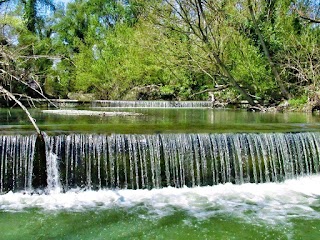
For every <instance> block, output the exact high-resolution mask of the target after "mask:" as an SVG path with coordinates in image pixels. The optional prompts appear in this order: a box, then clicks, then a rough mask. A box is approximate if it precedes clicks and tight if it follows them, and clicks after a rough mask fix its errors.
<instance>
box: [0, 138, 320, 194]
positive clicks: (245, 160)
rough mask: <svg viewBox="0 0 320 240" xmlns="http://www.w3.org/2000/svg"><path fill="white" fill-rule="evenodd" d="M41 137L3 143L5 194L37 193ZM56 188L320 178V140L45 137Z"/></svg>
mask: <svg viewBox="0 0 320 240" xmlns="http://www.w3.org/2000/svg"><path fill="white" fill-rule="evenodd" d="M35 141H36V136H35V135H30V136H20V135H15V136H14V135H10V136H9V135H8V136H5V135H3V136H0V158H1V159H0V160H1V162H0V163H1V164H0V192H2V193H3V192H7V191H10V190H14V191H17V190H25V191H29V190H31V189H32V177H33V171H32V169H33V159H34V156H35V145H36V144H35ZM45 142H46V158H47V163H46V166H47V174H48V188H49V189H50V190H57V191H60V190H61V189H60V188H63V189H64V190H65V191H67V190H68V189H71V188H84V189H93V190H95V189H103V188H110V189H151V188H162V187H167V186H172V187H183V186H188V187H195V186H207V185H216V184H220V183H228V182H231V183H235V184H243V183H263V182H271V181H272V182H280V181H284V180H286V179H292V178H295V177H298V176H306V175H311V174H313V173H318V172H319V164H320V133H313V132H306V133H264V134H253V133H250V134H244V133H243V134H231V133H227V134H150V135H143V134H139V135H138V134H135V135H130V134H112V135H103V134H70V135H57V136H45Z"/></svg>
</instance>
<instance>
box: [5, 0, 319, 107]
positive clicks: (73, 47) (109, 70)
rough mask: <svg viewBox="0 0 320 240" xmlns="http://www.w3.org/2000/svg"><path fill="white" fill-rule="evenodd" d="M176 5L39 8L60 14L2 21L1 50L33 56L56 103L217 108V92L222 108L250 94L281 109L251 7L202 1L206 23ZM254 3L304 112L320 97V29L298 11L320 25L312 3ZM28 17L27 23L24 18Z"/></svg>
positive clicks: (189, 7)
mask: <svg viewBox="0 0 320 240" xmlns="http://www.w3.org/2000/svg"><path fill="white" fill-rule="evenodd" d="M170 2H174V3H175V4H176V5H175V4H173V5H169V4H168V1H161V3H160V2H159V1H146V0H130V1H128V0H121V1H115V0H107V1H106V0H75V1H74V2H71V3H69V4H68V5H67V8H66V9H64V8H62V7H61V6H60V7H59V6H58V7H57V8H56V12H55V15H54V17H51V16H45V14H41V12H40V10H41V9H40V8H39V6H45V5H46V6H48V7H49V8H50V7H53V5H52V1H40V0H26V1H24V2H19V3H18V5H17V10H16V12H13V13H10V14H8V15H6V16H7V17H6V18H0V25H2V26H6V28H5V30H3V31H2V32H4V33H6V36H4V35H3V36H1V39H0V40H1V41H2V40H3V39H4V40H5V38H6V37H7V38H8V36H10V37H11V38H16V39H17V43H16V48H19V49H21V51H20V53H21V55H23V56H31V57H27V58H25V59H23V60H21V61H20V62H19V64H18V65H19V67H20V68H21V69H23V71H22V72H23V74H24V75H25V76H28V75H29V74H30V73H36V74H35V76H36V77H37V81H38V82H39V83H40V84H41V85H42V86H44V87H45V90H46V92H47V93H48V95H52V96H53V97H66V96H67V95H68V93H69V92H83V93H93V94H95V96H96V97H97V98H103V99H132V98H134V97H137V98H139V96H142V95H143V97H144V98H148V97H150V98H153V99H154V98H161V99H180V100H188V99H207V98H208V94H207V91H208V90H210V89H214V88H215V87H216V86H217V85H218V86H221V85H223V86H228V87H227V88H226V89H224V90H223V91H220V92H218V93H217V96H219V98H220V99H224V100H226V99H228V100H241V99H246V98H245V95H246V94H247V95H248V96H255V99H259V100H261V102H273V101H280V100H281V91H280V87H279V81H278V80H277V79H276V78H275V76H274V72H273V71H272V66H271V65H270V62H268V59H267V58H266V56H265V52H264V50H263V48H262V47H261V42H260V41H261V38H259V34H257V32H256V31H255V30H256V28H255V25H254V23H253V20H252V16H251V15H250V12H249V8H248V6H249V5H248V3H249V1H240V2H239V1H236V0H230V1H196V2H197V4H200V3H201V4H202V5H201V6H202V7H203V8H202V11H204V15H202V13H201V11H200V7H198V8H195V5H194V4H192V3H194V2H191V0H182V1H177V0H174V1H170ZM252 2H254V4H253V6H254V7H253V10H254V15H255V17H256V19H257V22H258V27H259V30H260V31H261V34H262V36H263V41H264V42H265V45H266V47H267V50H268V51H269V52H270V57H271V59H272V61H273V63H274V66H275V67H276V70H277V71H278V72H279V73H280V74H279V75H280V78H281V81H282V82H283V83H284V86H285V88H286V89H288V91H289V92H290V93H291V96H292V99H293V100H292V101H293V104H294V103H295V102H299V101H300V102H301V103H303V101H302V100H301V99H305V98H304V95H305V89H313V91H318V90H319V87H318V86H319V81H320V77H319V76H320V66H319V63H320V50H319V45H320V40H319V39H320V30H319V29H320V28H319V25H316V24H310V23H309V22H308V21H306V20H303V19H302V18H301V17H300V16H299V14H297V12H296V11H295V8H299V11H302V12H303V13H304V14H305V15H306V16H312V17H314V16H315V17H316V16H317V11H316V9H315V8H314V6H313V3H312V1H311V2H310V1H296V2H295V5H294V7H295V8H294V7H293V3H292V1H287V0H286V1H280V0H275V1H271V2H270V1H252ZM177 4H182V5H181V6H182V7H185V10H186V11H185V12H184V13H183V14H186V18H181V16H179V14H178V12H179V9H174V7H175V6H178V5H177ZM195 11H198V12H197V13H199V15H197V14H194V13H195ZM180 13H181V12H180ZM22 14H24V15H23V16H24V20H25V21H24V22H23V21H22V20H21V17H17V16H21V15H22ZM182 20H183V21H182ZM186 20H187V22H186ZM188 21H189V23H188ZM8 26H9V27H8ZM8 29H10V30H8ZM4 42H5V41H4ZM32 56H44V57H35V58H33V57H32ZM45 56H49V57H45ZM51 56H53V57H51ZM230 76H231V77H230ZM233 81H234V82H233ZM237 85H238V86H237ZM148 89H152V91H153V92H152V93H150V94H149V95H148V94H147V92H146V91H148ZM239 89H242V90H243V92H242V93H240V95H239ZM139 91H141V94H140V95H139V94H133V92H139ZM150 91H151V90H150Z"/></svg>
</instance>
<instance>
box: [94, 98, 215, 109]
mask: <svg viewBox="0 0 320 240" xmlns="http://www.w3.org/2000/svg"><path fill="white" fill-rule="evenodd" d="M91 105H92V107H108V108H110V107H115V108H135V107H136V108H212V106H213V105H212V102H211V101H116V100H96V101H92V102H91Z"/></svg>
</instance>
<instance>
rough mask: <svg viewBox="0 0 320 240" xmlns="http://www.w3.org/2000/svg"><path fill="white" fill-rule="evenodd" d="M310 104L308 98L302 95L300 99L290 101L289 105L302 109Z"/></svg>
mask: <svg viewBox="0 0 320 240" xmlns="http://www.w3.org/2000/svg"><path fill="white" fill-rule="evenodd" d="M307 102H308V96H306V95H302V96H300V97H298V98H292V99H289V101H288V103H289V105H290V106H293V107H300V106H302V105H304V104H306V103H307Z"/></svg>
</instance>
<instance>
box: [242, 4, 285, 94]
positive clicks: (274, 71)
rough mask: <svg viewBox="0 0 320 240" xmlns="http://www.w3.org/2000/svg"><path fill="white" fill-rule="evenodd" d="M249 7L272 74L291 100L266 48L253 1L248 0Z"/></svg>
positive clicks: (283, 92)
mask: <svg viewBox="0 0 320 240" xmlns="http://www.w3.org/2000/svg"><path fill="white" fill-rule="evenodd" d="M248 7H249V12H250V16H251V18H252V22H253V26H254V30H255V32H256V34H257V35H258V38H259V40H260V43H261V46H262V49H263V52H264V55H265V57H266V58H267V60H268V62H269V64H270V67H271V70H272V73H273V75H274V77H275V79H276V82H277V83H278V85H279V87H280V90H281V93H282V95H283V96H284V97H285V98H287V99H289V98H290V94H289V92H288V91H287V90H286V88H285V86H284V83H283V81H282V80H281V78H280V74H279V72H278V70H277V68H276V66H275V64H274V62H273V61H272V58H271V56H270V53H269V50H268V48H267V46H266V44H265V42H264V40H263V36H262V32H261V31H260V29H259V26H258V23H257V20H256V17H255V15H254V11H253V7H252V2H251V0H248Z"/></svg>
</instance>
